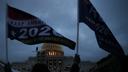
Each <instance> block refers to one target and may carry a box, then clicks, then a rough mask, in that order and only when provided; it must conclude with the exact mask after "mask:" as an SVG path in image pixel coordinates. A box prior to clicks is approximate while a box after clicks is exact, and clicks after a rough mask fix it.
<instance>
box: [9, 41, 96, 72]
mask: <svg viewBox="0 0 128 72" xmlns="http://www.w3.org/2000/svg"><path fill="white" fill-rule="evenodd" d="M36 63H44V64H47V65H48V68H49V70H50V71H51V72H69V70H70V67H71V65H72V64H73V57H72V56H64V51H63V48H62V47H61V45H58V44H53V43H44V44H43V45H42V47H41V48H40V50H38V49H37V55H36V56H35V57H29V58H28V60H26V61H25V62H14V63H12V68H14V69H16V70H19V71H21V72H31V70H32V67H33V66H34V64H36ZM94 65H95V64H94V63H91V62H86V61H82V62H81V63H80V68H81V69H80V70H81V71H80V72H88V70H89V69H90V68H91V67H92V66H94Z"/></svg>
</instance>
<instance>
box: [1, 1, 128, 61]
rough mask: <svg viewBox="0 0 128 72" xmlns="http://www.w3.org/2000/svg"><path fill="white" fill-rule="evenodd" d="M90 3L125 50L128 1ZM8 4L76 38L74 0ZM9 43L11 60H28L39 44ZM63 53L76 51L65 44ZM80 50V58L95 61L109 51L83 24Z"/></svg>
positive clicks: (14, 2)
mask: <svg viewBox="0 0 128 72" xmlns="http://www.w3.org/2000/svg"><path fill="white" fill-rule="evenodd" d="M1 1H4V0H1ZM91 2H92V3H93V4H94V6H95V7H96V9H97V11H98V12H99V13H100V15H101V16H102V18H103V19H104V21H105V22H106V24H107V25H108V27H109V28H110V29H111V31H112V32H113V34H114V35H115V37H116V38H117V40H118V41H119V43H120V44H121V45H122V47H123V49H124V50H125V53H128V49H127V44H128V39H127V37H128V33H127V31H128V25H127V23H128V22H127V21H128V20H127V19H128V16H127V15H128V14H127V13H128V9H127V5H128V4H127V3H128V2H127V1H126V2H124V1H121V0H105V1H103V0H91ZM3 4H4V3H3ZM3 4H2V3H0V5H1V6H0V10H3V9H5V8H4V7H2V6H4V5H3ZM8 4H9V5H12V6H14V7H16V8H18V9H21V10H23V11H26V12H28V13H30V14H32V15H35V16H37V17H39V18H40V19H41V20H43V21H44V22H46V23H47V24H48V25H49V26H51V27H53V29H55V30H56V31H57V32H59V33H60V34H62V35H64V36H65V37H67V38H69V39H71V40H73V41H76V24H77V0H56V1H55V0H45V1H44V0H36V1H35V0H8ZM4 12H5V11H4ZM4 12H2V13H0V16H2V17H4V14H3V13H4ZM2 17H0V21H1V22H0V23H2V24H1V25H2V26H0V27H1V28H0V33H1V34H0V38H1V39H2V40H3V39H4V36H3V34H4V33H3V32H2V31H3V30H4V29H3V25H4V24H5V23H4V18H2ZM3 41H4V40H3ZM8 42H9V51H10V59H11V60H12V61H16V60H25V59H27V57H29V56H31V55H32V56H33V55H35V53H33V50H35V47H36V46H39V47H40V44H39V45H36V46H35V45H32V46H29V45H24V44H22V43H21V42H18V41H15V40H14V41H11V40H8ZM3 44H4V42H1V43H0V46H1V47H4V45H3ZM1 49H2V50H0V51H3V48H1ZM4 51H5V50H4ZM64 52H65V55H68V56H69V55H70V56H74V54H75V51H72V50H70V49H69V48H67V47H65V46H64ZM79 53H80V56H81V58H82V60H91V61H98V60H99V59H101V58H103V57H104V56H106V55H107V54H108V53H107V52H106V51H104V50H102V49H100V48H99V46H98V44H97V41H96V38H95V34H94V32H93V31H92V30H91V29H90V28H89V27H88V26H87V25H85V24H83V23H80V49H79ZM2 54H3V53H2ZM0 58H4V55H2V56H1V55H0Z"/></svg>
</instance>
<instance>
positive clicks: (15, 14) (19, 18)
mask: <svg viewBox="0 0 128 72" xmlns="http://www.w3.org/2000/svg"><path fill="white" fill-rule="evenodd" d="M7 24H8V37H9V38H10V39H16V40H18V41H20V42H23V43H24V44H29V45H33V44H39V43H57V44H62V45H65V46H68V47H69V48H70V49H73V50H74V48H75V42H74V41H72V40H69V39H67V38H65V37H64V36H62V35H61V34H59V33H57V32H56V31H55V30H53V28H51V27H50V26H48V25H47V24H46V23H45V22H43V21H41V20H40V19H39V18H37V17H35V16H33V15H31V14H29V13H26V12H24V11H21V10H18V9H16V8H14V7H11V6H8V18H7Z"/></svg>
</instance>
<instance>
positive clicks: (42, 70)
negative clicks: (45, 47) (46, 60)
mask: <svg viewBox="0 0 128 72" xmlns="http://www.w3.org/2000/svg"><path fill="white" fill-rule="evenodd" d="M31 72H50V71H49V69H48V66H47V65H45V64H39V63H37V64H35V65H34V66H33V68H32V71H31Z"/></svg>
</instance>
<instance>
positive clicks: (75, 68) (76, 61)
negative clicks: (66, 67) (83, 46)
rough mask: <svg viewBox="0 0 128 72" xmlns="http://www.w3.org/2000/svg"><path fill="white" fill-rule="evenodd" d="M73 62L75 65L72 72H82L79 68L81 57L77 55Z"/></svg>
mask: <svg viewBox="0 0 128 72" xmlns="http://www.w3.org/2000/svg"><path fill="white" fill-rule="evenodd" d="M73 61H74V63H73V65H72V67H71V69H70V72H79V71H80V67H79V63H80V57H79V55H77V54H76V55H75V58H74V60H73Z"/></svg>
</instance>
